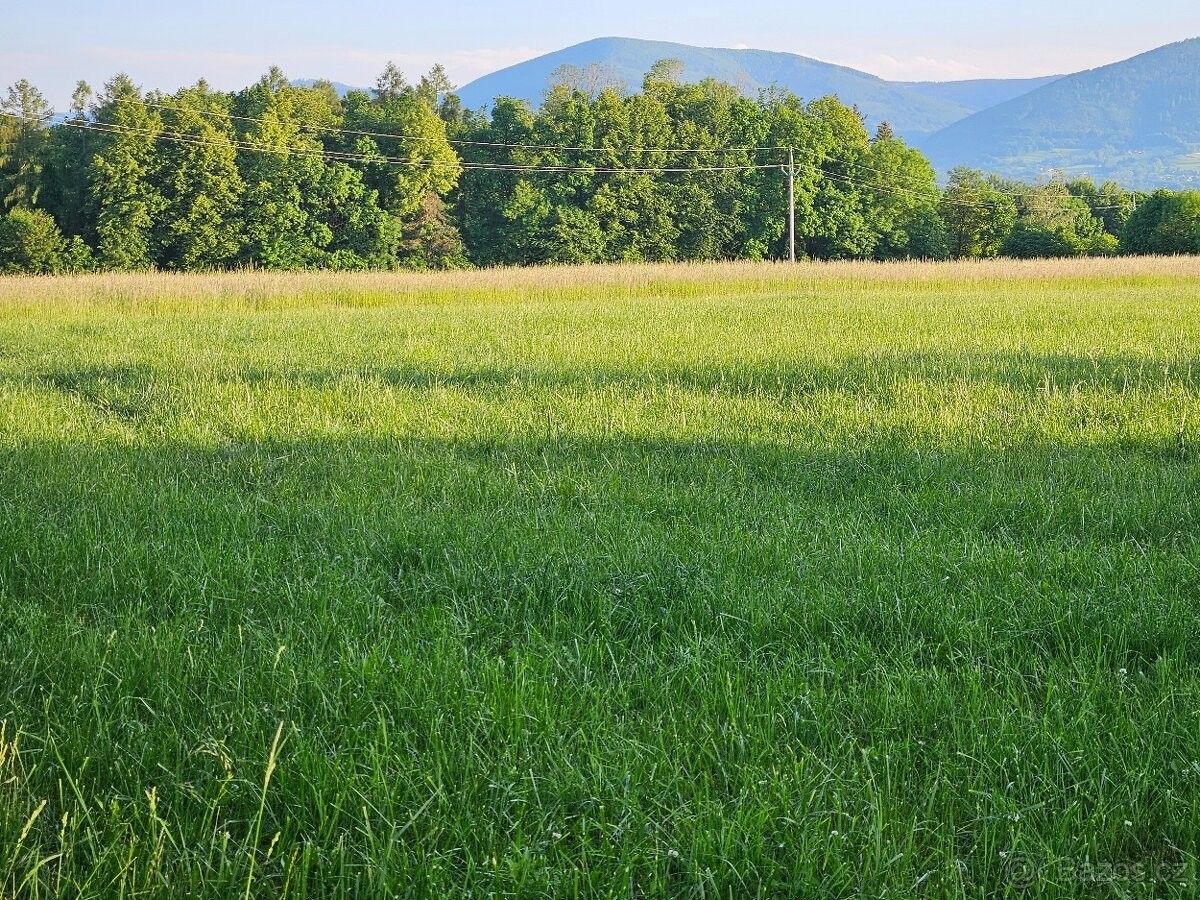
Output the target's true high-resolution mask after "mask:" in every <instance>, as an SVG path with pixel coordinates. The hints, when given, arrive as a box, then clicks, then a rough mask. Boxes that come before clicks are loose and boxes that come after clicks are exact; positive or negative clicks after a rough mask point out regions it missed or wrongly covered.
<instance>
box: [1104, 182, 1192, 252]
mask: <svg viewBox="0 0 1200 900" xmlns="http://www.w3.org/2000/svg"><path fill="white" fill-rule="evenodd" d="M1121 246H1122V247H1123V248H1124V249H1125V250H1126V251H1128V252H1130V253H1159V254H1165V255H1175V254H1180V253H1200V191H1181V192H1179V193H1172V192H1170V191H1155V192H1154V193H1153V194H1152V195H1151V196H1150V197H1148V198H1146V199H1145V200H1144V201H1143V202H1142V203H1141V204H1140V205H1139V206H1138V208H1137V209H1136V210H1135V211H1134V212H1133V213H1132V214H1131V215H1130V216H1129V221H1128V222H1127V223H1126V225H1125V230H1124V234H1123V237H1122V239H1121Z"/></svg>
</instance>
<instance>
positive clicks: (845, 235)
mask: <svg viewBox="0 0 1200 900" xmlns="http://www.w3.org/2000/svg"><path fill="white" fill-rule="evenodd" d="M680 75H681V67H680V66H679V64H678V63H676V62H674V61H671V60H664V61H662V62H660V63H658V64H656V65H655V66H654V67H653V69H652V70H651V71H650V72H649V73H648V74H647V76H646V78H645V81H644V83H643V85H642V89H641V91H639V92H637V93H632V94H627V93H624V92H623V91H621V90H620V89H619V88H617V87H614V86H612V85H609V84H605V83H602V82H597V81H596V79H594V78H588V77H586V73H580V72H578V71H571V70H563V71H561V72H559V73H558V76H557V77H556V79H555V81H554V84H553V86H552V87H551V88H550V90H549V91H548V93H547V95H546V97H545V100H544V102H543V104H542V105H541V106H540V107H539V108H538V109H536V110H535V109H531V108H530V107H529V106H528V105H527V104H525V103H524V102H521V101H516V100H512V99H504V98H501V99H499V100H497V101H496V102H495V104H494V105H493V106H492V108H491V109H490V111H486V112H484V111H472V110H468V109H464V108H463V106H462V104H461V102H460V101H459V99H458V98H457V97H456V95H455V94H454V91H453V86H452V85H451V84H450V83H449V81H448V80H447V78H446V76H445V73H444V71H443V70H442V69H441V68H440V67H435V68H434V69H433V70H432V71H431V72H430V73H429V74H427V75H425V76H424V77H422V78H421V79H420V80H419V81H418V82H417V83H415V84H410V83H409V82H408V81H407V80H406V79H405V78H404V76H403V74H402V73H401V72H400V71H399V70H397V69H396V67H395V66H392V65H389V66H388V68H387V69H386V70H385V71H384V73H383V74H382V75H381V76H380V77H379V79H378V81H377V82H376V84H375V87H374V89H373V90H371V91H353V92H350V93H349V94H347V95H346V96H344V97H342V96H339V95H338V93H337V92H336V91H335V90H334V88H333V86H332V85H331V84H329V83H327V82H317V83H316V84H314V85H311V86H300V85H297V84H293V83H291V82H289V81H288V80H287V79H286V78H285V77H284V75H283V74H282V73H281V72H280V71H279V70H278V69H272V70H271V71H270V72H268V73H267V74H266V75H265V76H263V78H262V79H260V80H259V81H258V82H257V83H255V84H253V85H251V86H249V87H247V88H245V89H243V90H241V91H238V92H234V93H226V92H221V91H217V90H214V89H213V88H211V87H210V86H209V85H208V84H207V83H205V82H203V81H201V82H200V83H198V84H196V85H195V86H192V87H187V88H182V89H180V90H178V91H176V92H174V93H171V94H167V93H160V92H149V93H147V92H143V91H142V90H141V89H140V88H139V87H138V86H137V85H136V84H134V83H133V81H132V80H131V79H130V78H129V77H128V76H125V75H118V76H116V77H114V78H113V79H112V80H111V81H109V82H108V83H107V84H105V85H104V86H103V88H102V90H101V91H100V92H99V93H95V92H93V90H92V89H91V88H90V87H89V86H88V85H87V84H86V83H83V82H80V84H79V85H78V87H77V88H76V90H75V93H74V96H73V99H72V106H71V110H70V112H69V113H68V114H66V115H65V116H64V117H58V118H52V117H51V110H50V108H49V105H48V104H47V102H46V100H45V99H44V97H43V96H42V95H41V94H40V93H39V92H38V91H37V89H36V88H35V87H34V86H33V85H31V84H30V83H29V82H27V81H20V82H18V83H17V84H15V85H13V86H12V87H11V88H9V89H8V92H7V96H6V97H5V98H3V100H0V113H2V114H0V206H2V211H3V215H2V216H0V271H4V272H25V273H53V272H76V271H89V270H121V271H131V270H145V269H152V268H158V269H166V270H181V271H188V270H213V269H226V268H237V267H255V268H264V269H305V268H324V269H339V270H355V269H449V268H462V267H467V266H471V265H480V266H491V265H530V264H540V263H592V262H624V261H675V260H711V259H771V258H776V259H777V258H786V256H787V252H788V247H787V240H788V235H787V196H788V194H787V191H788V174H787V172H786V171H785V168H786V165H787V161H788V150H791V151H792V158H793V160H794V166H793V168H792V174H793V179H794V186H795V188H794V189H795V196H796V231H797V245H798V246H797V249H798V251H799V253H800V255H802V256H807V257H810V258H816V259H876V260H888V259H909V258H918V259H951V258H954V259H961V258H981V257H992V256H999V255H1006V256H1014V257H1062V256H1080V255H1093V254H1114V253H1120V252H1125V253H1168V254H1170V253H1197V252H1200V192H1169V191H1157V192H1154V193H1152V194H1145V193H1142V194H1139V193H1135V192H1131V191H1127V190H1124V189H1123V188H1121V187H1120V186H1119V185H1116V184H1112V183H1106V184H1103V185H1099V186H1097V185H1096V184H1094V183H1093V182H1091V181H1089V180H1086V179H1075V180H1065V179H1054V180H1051V181H1050V182H1048V183H1045V184H1038V185H1029V184H1022V183H1019V182H1012V181H1006V180H1003V179H1000V178H997V177H995V176H989V175H986V174H984V173H982V172H979V171H975V170H971V169H956V170H955V171H953V172H952V173H951V174H950V176H949V179H948V181H947V182H946V184H945V185H944V186H941V185H939V183H938V179H937V176H936V174H935V172H934V170H933V167H932V166H931V165H930V163H929V161H928V160H927V159H926V158H925V157H924V156H923V155H922V154H921V153H920V152H918V151H917V150H916V149H914V148H912V147H909V146H908V145H906V144H905V142H904V141H902V140H901V139H900V138H898V137H897V136H896V134H895V133H894V132H893V131H892V129H891V128H890V127H888V126H887V125H886V124H884V125H881V126H879V127H878V128H877V129H876V130H875V132H874V133H873V134H872V133H871V132H870V131H869V130H868V129H867V127H866V126H865V124H864V121H863V118H862V116H861V115H860V114H859V113H858V111H857V110H855V109H853V108H851V107H848V106H846V105H845V104H843V103H841V102H839V101H838V100H837V99H836V98H833V97H826V98H821V99H817V100H812V101H809V102H804V101H802V100H801V99H800V98H798V97H796V96H794V95H792V94H790V93H787V92H784V91H768V92H764V93H763V94H761V95H760V96H759V97H757V98H747V97H745V96H743V95H742V94H741V92H739V91H738V89H737V88H736V87H734V86H732V85H729V84H723V83H721V82H718V81H714V80H707V81H703V82H700V83H694V84H687V83H684V82H683V81H682V79H681V77H680Z"/></svg>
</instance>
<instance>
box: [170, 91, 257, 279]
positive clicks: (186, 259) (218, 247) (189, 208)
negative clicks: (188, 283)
mask: <svg viewBox="0 0 1200 900" xmlns="http://www.w3.org/2000/svg"><path fill="white" fill-rule="evenodd" d="M164 106H165V109H164V110H163V111H162V118H163V128H164V136H167V135H171V136H174V137H175V138H176V139H174V140H170V141H164V142H163V146H162V147H161V148H160V151H159V155H160V160H161V163H160V166H159V172H160V179H159V184H160V192H161V194H162V197H163V200H164V203H165V208H164V211H163V214H162V215H161V216H160V217H159V219H158V221H157V222H156V227H155V245H156V260H157V262H158V263H159V265H162V266H164V267H167V268H172V269H211V268H219V267H222V266H227V265H229V264H230V263H232V262H233V261H234V260H235V259H237V257H238V254H239V252H240V251H241V246H242V228H241V220H240V212H241V201H242V194H243V192H244V190H245V186H244V184H243V182H242V177H241V174H240V173H239V172H238V167H237V149H236V145H235V144H234V134H235V131H234V126H233V120H232V119H230V117H229V106H230V99H229V97H228V96H226V95H224V94H218V93H215V92H214V91H212V90H211V89H210V88H209V87H208V85H207V84H205V83H204V82H203V81H202V82H200V83H199V84H198V85H196V86H195V87H193V88H186V89H184V90H180V91H178V92H177V93H176V94H174V95H173V96H172V97H170V98H169V99H168V100H167V101H166V102H165V103H164Z"/></svg>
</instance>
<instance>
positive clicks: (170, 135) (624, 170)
mask: <svg viewBox="0 0 1200 900" xmlns="http://www.w3.org/2000/svg"><path fill="white" fill-rule="evenodd" d="M62 124H63V125H64V126H65V127H67V128H79V129H83V130H88V131H100V132H104V133H108V134H138V135H142V136H144V137H149V138H151V139H152V140H164V141H168V142H173V143H181V144H192V145H197V146H213V147H224V146H232V147H233V148H234V149H235V150H243V151H245V152H249V153H266V154H271V155H275V156H285V155H288V154H293V153H294V154H298V155H302V156H314V157H322V158H324V159H328V160H333V161H335V162H358V163H374V164H380V163H382V164H385V165H392V166H398V167H413V168H415V167H420V166H425V167H430V168H435V167H439V166H450V165H453V164H450V163H446V162H443V161H441V160H436V159H422V158H419V157H401V156H384V155H374V154H363V153H348V152H343V151H340V150H324V149H316V148H312V147H297V146H295V145H292V144H288V145H286V146H282V147H264V146H259V145H257V144H254V143H251V142H249V141H245V140H239V139H237V138H232V137H226V138H224V140H222V141H215V140H209V139H206V138H203V137H201V136H199V135H190V134H184V133H180V132H171V131H158V130H155V129H148V128H136V127H133V126H130V125H120V124H117V123H111V122H73V121H67V122H63V123H62ZM454 164H457V165H458V166H459V167H460V168H462V169H466V170H487V171H501V172H513V171H520V172H555V173H581V174H605V175H632V174H645V175H659V174H688V173H705V172H708V173H713V172H746V171H760V170H766V169H775V168H778V166H777V165H776V164H775V163H769V164H766V163H761V164H753V165H738V166H688V167H666V168H663V167H659V168H653V169H651V168H633V167H606V166H567V165H532V164H531V165H522V164H518V163H480V162H471V161H459V160H456V161H455V163H454Z"/></svg>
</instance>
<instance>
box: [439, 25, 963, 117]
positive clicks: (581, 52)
mask: <svg viewBox="0 0 1200 900" xmlns="http://www.w3.org/2000/svg"><path fill="white" fill-rule="evenodd" d="M666 58H672V59H678V60H680V61H682V62H683V64H684V78H685V79H686V80H688V81H699V80H701V79H703V78H716V79H719V80H721V81H726V82H729V83H731V84H735V85H737V86H738V87H739V88H741V89H742V90H743V91H744V92H745V93H747V94H755V93H757V92H758V91H759V90H761V89H763V88H766V87H770V86H771V85H779V86H780V87H783V88H786V89H788V90H790V91H793V92H795V93H796V94H798V95H800V96H801V97H804V98H806V99H814V98H816V97H823V96H825V95H827V94H836V95H837V96H838V97H840V98H841V99H842V100H843V101H844V102H846V103H852V104H856V105H857V106H858V107H859V109H861V110H862V112H863V114H864V115H865V116H866V118H867V120H868V122H869V123H871V124H872V125H873V124H875V123H877V122H880V121H883V120H885V119H886V120H887V121H889V122H891V123H892V125H893V126H894V127H895V128H896V130H897V131H899V132H900V133H902V134H905V135H909V136H915V135H921V134H928V133H930V132H932V131H935V130H937V129H939V128H941V127H943V126H945V125H947V124H949V123H950V122H954V121H956V120H958V119H961V118H963V117H964V116H966V115H968V114H969V113H970V112H972V111H973V107H970V106H965V105H963V104H961V103H958V102H955V101H952V100H948V99H945V98H943V97H939V96H933V95H932V94H931V93H930V92H924V91H922V90H918V89H917V88H915V87H912V86H909V85H903V84H897V83H893V82H889V81H884V80H883V79H882V78H877V77H876V76H874V75H868V74H867V73H865V72H859V71H857V70H856V69H850V68H846V67H845V66H836V65H833V64H831V63H825V62H820V61H818V60H815V59H809V58H807V57H804V56H797V55H795V54H791V53H774V52H769V51H765V50H727V49H714V48H704V47H691V46H688V45H685V44H672V43H666V42H662V41H642V40H633V39H629V38H599V39H597V40H594V41H587V42H586V43H583V44H578V45H576V46H574V47H568V48H566V49H564V50H559V51H557V52H555V53H550V54H547V55H546V56H542V57H539V58H537V59H533V60H529V61H528V62H524V63H520V64H518V65H515V66H510V67H509V68H507V69H503V70H501V71H499V72H495V73H493V74H491V75H486V76H484V77H483V78H480V79H478V80H477V81H473V82H472V83H471V84H468V85H466V86H465V87H463V88H462V89H461V90H460V91H459V94H460V96H461V97H462V99H463V102H464V103H465V104H466V105H467V106H468V107H471V108H478V107H481V106H486V105H489V104H491V103H492V101H493V100H495V98H496V97H517V98H521V99H525V100H528V101H529V102H530V103H532V104H534V105H536V104H538V103H540V102H541V99H542V96H543V94H544V92H545V90H546V87H547V85H548V84H549V81H550V76H551V73H553V72H554V70H555V69H557V68H558V67H559V66H563V65H571V66H577V67H580V68H585V67H587V66H589V65H599V66H603V67H604V68H605V70H606V71H609V72H611V73H612V74H614V75H615V76H617V77H618V78H619V79H620V80H621V81H622V82H623V83H624V85H625V87H626V89H628V90H637V89H638V88H639V87H640V86H641V83H642V79H643V77H644V76H645V74H646V71H647V70H648V69H649V68H650V67H651V66H652V65H653V64H654V63H655V62H657V61H658V60H660V59H666Z"/></svg>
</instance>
